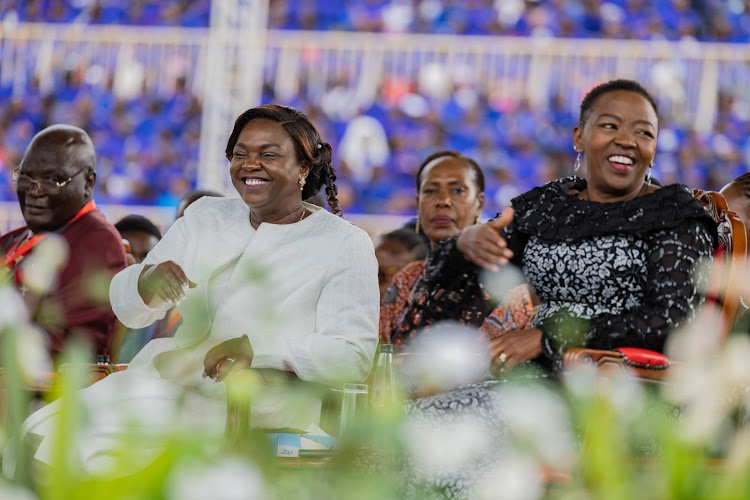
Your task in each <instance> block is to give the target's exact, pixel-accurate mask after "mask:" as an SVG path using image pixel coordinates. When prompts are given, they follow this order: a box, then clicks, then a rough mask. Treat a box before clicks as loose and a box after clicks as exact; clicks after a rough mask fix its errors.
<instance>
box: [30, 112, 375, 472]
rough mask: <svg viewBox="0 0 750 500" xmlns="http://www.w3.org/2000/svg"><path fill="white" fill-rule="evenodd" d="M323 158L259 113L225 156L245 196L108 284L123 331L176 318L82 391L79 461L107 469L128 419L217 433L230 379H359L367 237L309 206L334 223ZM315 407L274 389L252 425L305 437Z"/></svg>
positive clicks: (308, 139) (371, 285)
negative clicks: (265, 375) (235, 375)
mask: <svg viewBox="0 0 750 500" xmlns="http://www.w3.org/2000/svg"><path fill="white" fill-rule="evenodd" d="M331 154H332V149H331V146H330V144H328V143H325V142H323V141H322V140H321V139H320V136H319V134H318V132H317V130H315V128H314V127H313V125H312V124H311V123H310V121H309V120H308V118H307V117H306V116H305V115H303V114H302V113H300V112H298V111H296V110H294V109H292V108H287V107H282V106H275V105H266V106H260V107H257V108H253V109H250V110H248V111H246V112H245V113H243V114H242V115H240V116H239V118H237V120H236V122H235V125H234V130H233V131H232V135H231V137H230V139H229V143H228V145H227V149H226V156H227V158H228V159H229V161H230V168H229V173H230V176H231V178H232V183H233V185H234V187H235V188H236V189H237V192H238V193H239V195H240V199H237V198H211V197H205V198H202V199H201V200H199V201H198V202H196V203H194V204H193V205H191V206H190V207H189V208H188V210H187V211H186V212H185V216H184V217H183V218H181V219H179V220H177V221H176V222H175V224H174V226H172V227H171V228H170V230H169V231H168V232H167V233H166V234H165V235H164V238H163V239H162V240H161V241H160V242H159V244H158V245H157V246H156V247H155V248H154V249H153V250H152V251H151V252H150V253H149V254H148V256H147V257H146V259H145V260H144V261H143V263H141V264H138V265H133V266H131V267H128V268H127V269H125V270H123V271H122V272H120V273H119V274H118V275H117V276H115V278H114V279H113V280H112V284H111V288H110V300H111V302H112V307H113V309H114V311H115V313H116V314H117V317H118V318H119V319H120V321H122V322H123V323H124V324H125V325H127V326H128V327H130V328H141V327H144V326H146V325H149V324H151V323H152V322H154V321H156V320H158V319H160V318H163V317H164V315H165V313H166V312H167V310H168V309H169V308H170V307H172V305H173V304H175V305H176V306H177V308H178V310H179V312H180V313H181V315H182V316H183V319H184V321H183V323H182V326H181V327H180V329H179V330H178V332H177V334H176V335H175V337H174V338H161V339H155V340H153V341H151V342H150V343H149V344H147V345H146V347H145V348H144V349H143V350H142V351H141V352H140V353H139V354H138V355H137V356H136V357H135V358H134V359H133V361H132V363H131V364H130V366H129V368H128V370H127V371H124V372H120V373H116V374H113V375H110V376H109V377H107V378H105V379H104V380H102V381H101V382H98V383H96V384H94V385H92V386H91V387H89V388H87V389H84V390H83V391H81V393H80V394H81V396H82V398H83V400H84V403H85V407H86V408H90V409H93V410H95V411H92V412H90V414H89V421H88V422H87V424H86V427H85V430H84V433H85V436H86V439H85V442H84V443H82V444H80V445H79V446H80V450H78V451H79V452H80V458H81V460H82V461H83V462H84V464H86V465H88V466H90V467H93V466H95V465H96V464H97V461H98V460H99V459H102V458H104V459H105V460H106V457H107V452H108V450H109V448H110V447H111V445H112V443H113V442H115V441H116V439H117V437H118V435H119V434H118V433H120V432H122V430H123V429H122V426H121V425H120V424H123V425H124V423H125V422H126V421H127V423H128V425H133V422H135V425H137V426H138V428H139V429H140V430H141V431H142V430H144V429H148V430H149V431H153V432H159V431H161V430H165V429H175V428H179V426H185V425H192V426H196V428H200V429H201V431H202V432H216V433H217V436H218V435H219V433H221V432H223V429H224V421H225V418H226V394H225V386H224V384H222V383H217V382H216V381H220V380H221V379H222V378H223V377H224V376H225V375H226V372H227V371H228V370H231V369H236V368H239V367H245V366H250V367H252V368H272V369H278V370H284V371H290V372H294V374H296V376H297V377H299V378H300V379H301V380H303V381H308V382H315V383H322V384H327V385H340V384H342V383H343V382H348V381H355V382H358V381H362V380H363V379H364V378H365V377H366V376H367V373H368V371H369V369H370V366H371V362H372V358H373V355H374V352H375V348H376V345H377V339H378V314H379V305H378V303H379V292H378V282H377V262H376V260H375V256H374V251H373V246H372V243H371V240H370V238H369V236H368V235H367V234H366V233H365V232H364V231H362V230H360V229H358V228H356V227H355V226H353V225H351V224H349V223H348V222H346V221H344V220H343V219H341V218H340V217H337V216H336V215H333V214H331V213H329V212H327V211H325V210H323V209H320V208H319V207H316V206H313V205H311V204H308V203H305V202H303V200H304V199H307V198H309V197H310V196H313V195H315V194H316V193H318V191H319V190H320V189H321V188H322V187H323V186H325V188H326V193H327V197H328V203H329V205H330V206H331V209H332V211H333V212H334V213H337V214H340V212H341V210H340V208H339V207H338V200H337V198H336V186H335V185H334V181H335V179H336V175H335V172H334V170H333V168H332V167H331ZM176 402H179V405H178V404H175V403H176ZM320 403H321V402H320V398H319V397H318V396H317V395H316V394H315V393H314V392H312V393H310V394H300V393H299V392H295V393H290V392H289V391H288V389H287V391H286V392H285V391H284V389H283V388H273V387H269V388H266V389H265V390H263V391H261V392H260V393H259V394H258V396H257V397H254V399H253V404H252V413H251V423H252V425H253V426H255V427H260V428H271V429H277V428H286V427H292V428H297V429H306V428H307V427H308V426H309V425H310V424H312V423H316V422H317V421H318V419H319V416H320ZM58 406H59V403H53V404H51V405H48V406H47V407H45V408H43V409H41V410H39V411H38V412H36V413H35V414H33V415H32V416H31V417H29V419H28V420H27V422H26V431H27V432H29V433H33V434H37V435H39V436H40V437H42V438H43V439H42V441H41V446H40V447H39V449H38V450H37V452H36V458H37V459H38V460H41V461H45V462H47V461H48V460H49V451H50V450H49V446H50V444H49V442H50V441H51V440H50V439H47V438H48V437H49V436H50V434H52V429H53V427H54V422H55V420H56V419H55V416H56V415H57V414H58V413H59V409H58ZM155 452H156V450H155ZM105 463H106V461H105Z"/></svg>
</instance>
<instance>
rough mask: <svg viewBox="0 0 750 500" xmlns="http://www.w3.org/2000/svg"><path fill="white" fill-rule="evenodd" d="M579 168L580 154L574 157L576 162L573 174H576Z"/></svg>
mask: <svg viewBox="0 0 750 500" xmlns="http://www.w3.org/2000/svg"><path fill="white" fill-rule="evenodd" d="M579 168H581V153H580V151H579V152H578V156H576V162H575V163H574V164H573V172H578V169H579Z"/></svg>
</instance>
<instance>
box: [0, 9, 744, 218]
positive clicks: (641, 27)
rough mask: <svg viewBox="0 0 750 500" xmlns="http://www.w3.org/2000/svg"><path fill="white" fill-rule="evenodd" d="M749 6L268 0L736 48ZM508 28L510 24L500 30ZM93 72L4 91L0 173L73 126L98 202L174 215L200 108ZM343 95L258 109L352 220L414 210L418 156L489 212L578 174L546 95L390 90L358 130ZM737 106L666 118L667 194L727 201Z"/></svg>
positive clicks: (354, 13)
mask: <svg viewBox="0 0 750 500" xmlns="http://www.w3.org/2000/svg"><path fill="white" fill-rule="evenodd" d="M511 5H515V6H516V7H517V9H516V10H513V9H511V7H509V6H511ZM497 6H502V7H501V8H498V7H497ZM518 8H520V10H519V9H518ZM394 9H395V10H394ZM498 9H500V10H498ZM743 9H746V7H742V8H740V7H738V6H737V5H735V4H734V3H731V2H730V3H729V4H727V3H726V2H720V1H718V0H716V1H708V2H703V3H702V7H701V9H697V8H696V7H694V6H693V4H692V3H690V2H687V1H685V0H662V1H656V2H647V1H641V0H612V1H610V2H605V3H603V4H600V3H599V2H588V1H583V2H579V1H576V2H574V1H571V0H555V1H552V0H550V1H537V2H531V1H527V2H523V1H521V0H518V1H517V2H516V1H514V0H508V1H505V0H504V1H502V2H493V1H491V0H465V1H458V0H454V1H451V0H442V1H440V0H425V1H422V2H408V1H407V2H403V1H396V0H394V1H382V0H357V1H350V2H343V0H330V1H325V0H274V1H272V2H271V6H270V24H269V25H270V26H271V27H273V28H285V29H341V30H375V31H397V30H396V29H394V25H393V23H392V22H391V21H389V22H388V23H386V22H385V21H386V20H392V19H400V20H401V22H404V21H406V20H409V22H408V23H406V24H403V26H401V28H399V29H401V30H402V31H410V32H429V33H465V34H470V35H471V34H502V35H519V36H562V37H605V38H606V37H609V38H641V39H643V38H666V39H679V38H681V37H686V36H692V37H695V38H697V39H699V40H719V41H736V42H743V41H747V33H746V32H745V31H744V30H747V32H748V33H750V14H749V13H748V12H745V10H743ZM747 9H750V7H748V8H747ZM209 11H210V1H209V0H201V1H197V2H179V1H164V2H155V1H137V0H133V1H127V2H126V1H124V0H91V1H85V0H80V1H77V2H73V1H72V0H69V1H62V0H37V1H29V2H8V1H5V2H3V1H2V0H0V18H2V19H7V18H8V16H13V15H15V16H17V19H18V20H20V21H44V22H61V23H69V22H90V23H118V24H139V25H170V24H171V25H182V26H207V25H208V15H209ZM394 12H395V13H394ZM396 14H398V15H396ZM511 14H512V15H511ZM622 16H626V17H622ZM510 19H515V21H514V22H513V23H509V22H506V21H508V20H510ZM719 19H723V20H726V21H727V23H726V26H729V27H730V28H731V29H729V28H728V29H727V30H725V31H721V32H718V31H715V30H714V28H715V27H716V26H718V24H717V23H718V20H719ZM615 21H617V22H616V23H615ZM393 22H395V21H393ZM389 23H390V24H389ZM615 24H616V26H615ZM615 27H616V28H617V29H615ZM624 30H627V33H626V32H625V31H624ZM88 69H90V68H75V69H74V70H71V69H70V68H69V67H66V65H65V62H64V61H61V62H60V63H59V67H55V68H54V75H53V79H54V90H53V91H52V92H50V91H49V90H47V91H45V90H43V86H42V85H41V84H40V82H38V81H34V80H33V79H31V80H30V82H29V85H28V86H27V87H26V90H25V91H24V92H21V93H19V92H18V88H17V87H15V91H14V87H13V85H12V82H9V81H8V80H7V79H6V80H0V171H5V173H7V172H8V171H9V170H10V169H11V168H14V167H15V166H16V165H17V164H18V162H19V161H20V157H21V155H22V154H23V151H24V149H25V147H26V145H27V144H28V141H29V140H30V139H31V137H32V136H33V134H34V133H35V132H37V131H38V130H40V129H41V128H43V127H45V126H47V125H49V124H51V123H57V122H66V123H71V124H75V125H78V126H82V127H84V128H85V129H86V130H88V131H89V133H90V134H91V136H92V138H93V140H94V142H95V144H96V146H97V150H98V154H99V163H98V165H99V167H98V168H99V182H98V183H97V190H98V192H97V194H96V199H97V200H98V201H100V202H101V203H116V204H146V205H165V206H174V205H175V204H176V201H177V200H178V199H179V197H180V195H181V194H182V193H183V192H184V191H186V190H188V189H191V188H193V187H195V184H196V172H197V164H198V151H199V135H200V120H201V106H202V103H201V99H200V97H199V96H197V95H194V93H193V91H192V89H191V86H190V85H187V84H186V82H185V81H182V80H178V82H177V84H176V85H174V88H172V89H170V90H169V92H164V91H161V92H153V91H146V92H145V93H142V94H141V95H138V96H136V97H128V98H118V97H116V95H117V94H116V92H114V90H113V83H112V82H107V81H106V78H105V79H104V81H103V80H102V79H101V78H99V79H98V81H96V82H93V81H92V78H91V74H90V73H91V72H90V71H88ZM30 74H31V71H30ZM267 79H268V76H267ZM329 83H331V82H329ZM334 83H335V82H334ZM644 83H646V82H644ZM647 86H648V85H647ZM302 87H304V86H302ZM334 90H335V85H331V88H329V89H328V90H326V91H325V92H323V93H321V92H319V91H316V92H313V91H312V90H310V89H304V88H303V90H302V91H301V92H299V94H298V95H296V96H294V97H293V98H284V97H281V96H278V95H276V94H275V91H274V88H273V86H272V82H271V81H268V82H267V85H266V87H265V90H264V93H263V98H262V100H263V102H264V103H268V102H278V103H281V104H288V105H291V106H294V107H297V108H299V109H301V110H303V111H304V112H306V113H307V114H308V115H309V116H310V117H311V118H312V119H313V121H314V122H315V123H316V125H317V126H318V127H319V129H320V130H321V132H322V133H323V135H324V137H326V138H327V140H329V142H331V143H332V144H333V146H334V151H335V157H334V161H335V166H336V168H337V169H338V171H339V180H338V182H337V183H338V184H339V185H340V197H341V199H342V206H343V207H344V209H345V210H347V211H349V212H363V213H396V214H410V213H413V206H414V185H413V183H414V180H413V174H414V172H415V170H416V168H417V166H418V165H419V163H420V162H421V159H422V158H424V157H425V156H427V155H428V154H430V153H432V152H434V151H435V150H437V149H444V148H449V149H457V150H459V151H462V152H464V153H465V154H467V155H469V156H472V157H474V158H476V159H477V160H478V161H479V163H480V164H481V165H482V166H483V168H484V169H485V171H486V172H487V190H488V192H487V197H486V199H487V201H486V209H485V213H487V214H492V213H494V212H495V211H497V210H498V209H500V208H502V207H503V206H504V205H505V204H507V202H508V200H509V199H510V198H511V197H512V196H514V195H515V194H517V193H519V192H522V191H524V190H526V189H529V188H530V187H532V186H535V185H539V184H541V183H544V182H546V181H547V180H551V179H554V178H557V177H560V176H562V175H568V174H570V173H572V168H573V162H574V158H575V157H574V155H573V150H572V146H571V131H572V128H573V126H574V125H575V123H576V121H577V115H576V113H575V112H574V111H573V110H572V109H571V108H570V106H569V105H568V103H569V102H570V100H569V99H568V100H566V99H564V98H563V96H557V95H550V96H548V101H547V103H544V105H541V106H536V107H535V106H532V105H531V104H530V103H529V102H527V101H525V100H510V99H508V98H498V97H497V96H494V95H487V93H486V92H485V91H484V90H483V89H482V88H479V87H478V86H471V85H465V86H461V85H456V86H455V87H454V88H452V89H451V91H450V94H449V95H447V96H443V97H442V98H439V99H438V98H435V97H434V96H431V95H429V94H427V93H424V92H421V91H420V89H419V85H418V84H417V83H416V82H411V81H398V80H395V79H394V80H387V81H385V82H383V83H382V85H381V87H380V89H379V95H378V96H377V99H376V101H375V103H374V104H373V105H371V106H370V107H369V109H364V110H359V112H358V113H355V114H354V115H357V114H358V115H359V118H362V117H371V118H374V120H376V122H375V123H376V125H373V120H370V121H369V123H368V121H367V120H359V121H360V122H362V123H358V124H357V125H356V126H355V125H353V124H351V122H350V120H349V118H350V117H346V118H344V117H343V116H344V115H342V113H340V112H339V110H337V109H335V105H332V104H331V103H332V102H335V101H336V99H341V96H338V97H337V96H336V95H334V94H335V93H334ZM740 97H741V96H737V95H734V94H732V93H731V89H727V91H724V92H722V93H721V96H720V99H719V102H718V112H717V120H716V123H715V126H714V129H713V131H711V132H710V133H699V132H697V131H695V130H694V129H693V128H692V127H691V125H690V124H689V123H687V122H686V121H685V120H680V119H678V118H677V117H671V116H669V114H668V113H666V112H665V113H662V116H661V123H660V134H659V154H658V155H657V158H656V168H655V169H654V175H655V177H657V178H658V179H660V180H661V181H662V182H665V183H671V182H683V183H686V184H688V185H690V186H691V187H702V188H705V189H718V188H720V187H721V186H722V185H723V184H724V183H725V182H727V181H728V180H729V179H731V178H733V177H735V176H737V175H739V174H740V173H741V172H744V171H746V170H747V166H748V164H750V134H748V131H749V130H750V112H748V111H747V108H748V104H747V103H745V102H744V101H742V100H741V99H740ZM239 111H241V110H238V112H239ZM377 124H379V125H377ZM358 127H359V128H358ZM373 127H374V129H378V127H379V128H380V129H381V130H382V133H384V139H383V140H382V141H381V144H380V146H378V148H375V151H374V152H373V153H372V155H371V157H368V158H360V159H359V160H358V161H357V162H353V160H352V156H351V154H347V148H346V147H345V144H344V142H346V141H342V139H343V138H344V136H345V134H346V133H347V131H348V132H350V133H354V132H355V131H359V132H362V131H363V130H365V131H367V133H375V134H376V135H377V133H379V132H378V130H374V131H373ZM350 129H356V130H350ZM347 158H348V159H349V161H348V162H347V161H346V159H347ZM355 160H356V158H355ZM14 199H15V195H14V193H13V186H12V185H11V184H10V180H9V176H8V175H0V200H14Z"/></svg>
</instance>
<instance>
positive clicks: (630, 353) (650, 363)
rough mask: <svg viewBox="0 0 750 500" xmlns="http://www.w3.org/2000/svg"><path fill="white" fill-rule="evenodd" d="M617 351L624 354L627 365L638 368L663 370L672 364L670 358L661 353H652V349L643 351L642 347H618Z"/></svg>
mask: <svg viewBox="0 0 750 500" xmlns="http://www.w3.org/2000/svg"><path fill="white" fill-rule="evenodd" d="M615 351H618V352H621V353H622V354H624V355H625V359H626V361H627V363H628V364H629V365H630V366H634V367H636V368H651V369H653V370H663V369H665V368H667V367H668V366H669V364H670V361H669V358H668V357H666V356H665V355H663V354H662V353H660V352H656V351H652V350H650V349H641V348H640V347H618V348H617V349H615Z"/></svg>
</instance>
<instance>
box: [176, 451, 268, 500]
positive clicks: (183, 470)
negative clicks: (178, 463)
mask: <svg viewBox="0 0 750 500" xmlns="http://www.w3.org/2000/svg"><path fill="white" fill-rule="evenodd" d="M167 483H168V487H167V488H168V490H167V491H168V493H167V498H169V499H173V500H206V499H217V500H219V499H221V500H252V499H256V498H257V499H261V498H265V495H264V490H265V487H264V482H263V477H262V476H261V473H260V472H259V471H258V469H257V468H256V466H255V464H253V463H252V462H248V461H246V460H241V459H239V458H227V459H224V460H222V461H220V462H218V463H214V464H209V465H202V464H190V465H185V466H182V467H176V468H175V469H173V470H172V472H171V473H170V475H169V478H168V480H167Z"/></svg>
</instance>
